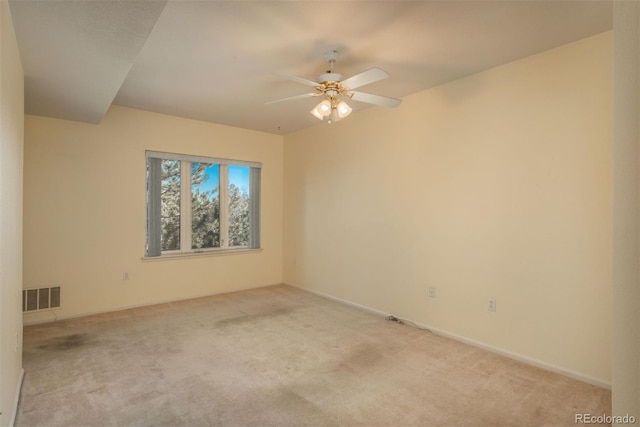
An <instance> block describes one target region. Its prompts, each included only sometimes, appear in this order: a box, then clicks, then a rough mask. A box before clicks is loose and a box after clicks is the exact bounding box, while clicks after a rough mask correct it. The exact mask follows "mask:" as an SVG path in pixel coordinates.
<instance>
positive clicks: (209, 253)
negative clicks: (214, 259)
mask: <svg viewBox="0 0 640 427" xmlns="http://www.w3.org/2000/svg"><path fill="white" fill-rule="evenodd" d="M257 252H262V248H260V249H247V248H238V249H216V250H206V251H201V252H178V253H171V254H164V255H160V256H144V257H142V261H166V260H170V259H181V258H202V257H210V256H220V255H233V254H246V253H257Z"/></svg>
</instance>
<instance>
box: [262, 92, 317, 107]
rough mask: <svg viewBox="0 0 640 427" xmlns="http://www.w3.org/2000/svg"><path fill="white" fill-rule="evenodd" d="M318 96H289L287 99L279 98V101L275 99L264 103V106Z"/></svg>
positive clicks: (306, 94)
mask: <svg viewBox="0 0 640 427" xmlns="http://www.w3.org/2000/svg"><path fill="white" fill-rule="evenodd" d="M318 95H320V94H319V93H303V94H302V95H295V96H290V97H288V98H281V99H276V100H274V101H269V102H265V103H264V105H269V104H275V103H277V102H283V101H293V100H294V99H303V98H310V97H312V96H318Z"/></svg>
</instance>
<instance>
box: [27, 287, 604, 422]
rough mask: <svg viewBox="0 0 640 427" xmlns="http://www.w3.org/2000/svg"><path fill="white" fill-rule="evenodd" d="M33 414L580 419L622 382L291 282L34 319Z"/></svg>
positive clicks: (146, 418) (68, 418)
mask: <svg viewBox="0 0 640 427" xmlns="http://www.w3.org/2000/svg"><path fill="white" fill-rule="evenodd" d="M24 368H25V372H26V374H25V379H24V384H23V388H22V395H21V400H20V406H19V409H18V417H17V420H16V425H17V426H19V427H23V426H125V425H126V426H155V425H162V426H306V425H311V426H505V425H532V426H533V425H535V426H541V425H574V416H575V414H576V413H590V414H603V413H606V414H610V411H611V408H610V400H611V395H610V392H609V391H608V390H605V389H601V388H598V387H594V386H591V385H588V384H584V383H581V382H578V381H575V380H572V379H569V378H567V377H564V376H562V375H557V374H553V373H550V372H547V371H544V370H540V369H537V368H533V367H531V366H528V365H525V364H522V363H519V362H516V361H513V360H510V359H507V358H504V357H501V356H498V355H495V354H492V353H489V352H486V351H484V350H480V349H477V348H475V347H471V346H469V345H466V344H462V343H459V342H456V341H453V340H450V339H447V338H443V337H440V336H437V335H434V334H431V333H429V332H426V331H423V330H419V329H417V328H414V327H411V326H408V325H400V324H397V323H393V322H389V321H386V320H385V319H384V318H381V317H378V316H375V315H372V314H370V313H366V312H362V311H359V310H357V309H354V308H352V307H348V306H344V305H341V304H339V303H336V302H333V301H329V300H326V299H324V298H321V297H318V296H315V295H312V294H309V293H306V292H303V291H300V290H297V289H294V288H291V287H288V286H274V287H268V288H261V289H255V290H251V291H243V292H237V293H232V294H225V295H219V296H214V297H207V298H199V299H194V300H189V301H183V302H176V303H169V304H162V305H156V306H151V307H145V308H139V309H132V310H126V311H120V312H116V313H109V314H103V315H96V316H90V317H85V318H78V319H73V320H66V321H59V322H55V323H49V324H44V325H36V326H29V327H25V331H24Z"/></svg>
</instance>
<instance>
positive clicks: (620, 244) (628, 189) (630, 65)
mask: <svg viewBox="0 0 640 427" xmlns="http://www.w3.org/2000/svg"><path fill="white" fill-rule="evenodd" d="M614 40H615V46H614V106H613V112H614V150H613V155H614V156H613V165H614V181H613V189H614V192H613V196H614V197H613V203H614V204H613V213H614V216H613V335H612V339H613V351H612V358H613V361H612V362H613V365H612V366H613V368H612V378H611V385H612V407H613V413H614V414H616V415H626V414H629V415H633V416H635V417H636V419H640V309H639V308H640V291H639V289H640V174H639V169H640V123H639V120H638V118H639V117H640V3H638V2H629V1H617V2H615V6H614Z"/></svg>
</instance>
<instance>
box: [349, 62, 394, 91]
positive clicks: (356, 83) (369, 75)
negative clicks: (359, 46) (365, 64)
mask: <svg viewBox="0 0 640 427" xmlns="http://www.w3.org/2000/svg"><path fill="white" fill-rule="evenodd" d="M387 77H389V74H387V72H386V71H384V70H381V69H380V68H375V67H374V68H370V69H368V70H367V71H363V72H361V73H360V74H356V75H355V76H351V77H349V78H348V79H346V80H343V81H341V82H340V84H341V85H343V86H346V87H348V88H349V89H355V88H358V87H360V86H364V85H368V84H369V83H373V82H377V81H378V80H382V79H386V78H387Z"/></svg>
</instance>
